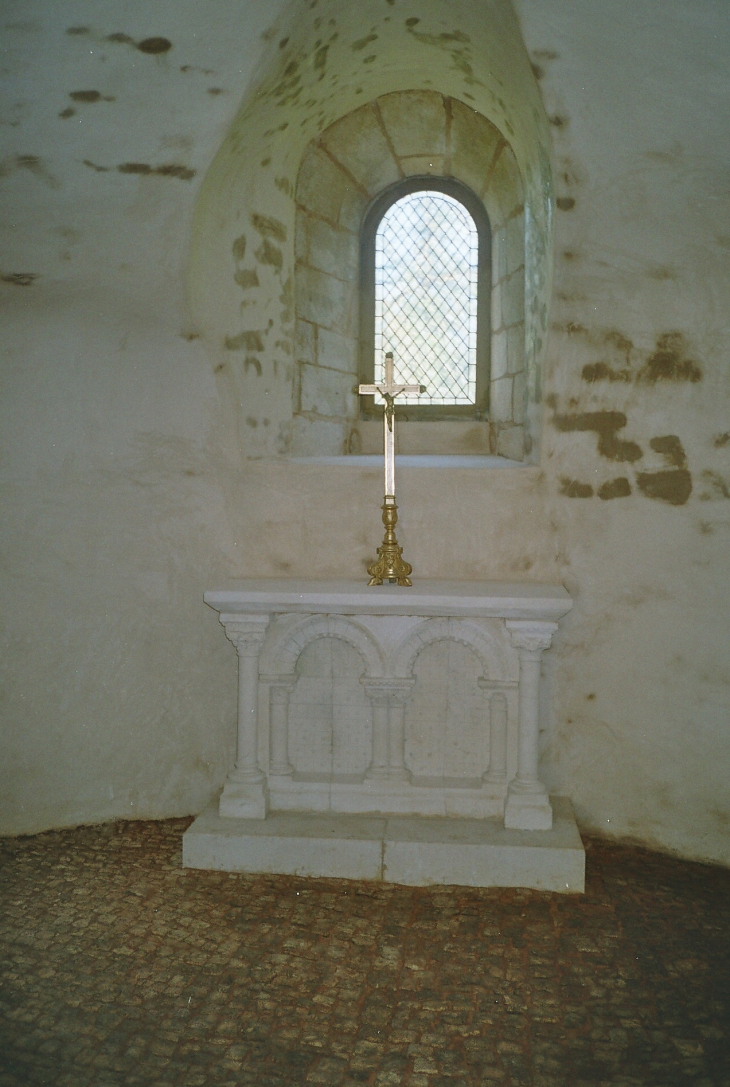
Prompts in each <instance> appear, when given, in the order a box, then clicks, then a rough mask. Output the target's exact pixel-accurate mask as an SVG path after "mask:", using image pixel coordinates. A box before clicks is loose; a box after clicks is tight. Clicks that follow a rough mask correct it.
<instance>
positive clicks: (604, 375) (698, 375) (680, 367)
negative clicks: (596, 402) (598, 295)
mask: <svg viewBox="0 0 730 1087" xmlns="http://www.w3.org/2000/svg"><path fill="white" fill-rule="evenodd" d="M558 330H559V331H561V332H565V333H567V334H568V335H572V336H575V335H580V336H581V337H583V338H584V339H585V341H586V342H587V343H589V344H592V345H594V346H597V347H599V349H600V347H601V346H607V347H609V348H611V349H613V350H614V352H615V353H616V354H618V355H619V356H622V358H621V363H620V364H619V365H616V363H615V361H614V360H610V361H608V360H605V359H602V360H600V361H598V362H589V363H586V364H585V365H584V367H583V369H582V371H581V377H582V379H583V381H585V382H587V383H588V384H594V383H596V382H600V381H608V382H617V381H619V382H627V383H628V382H635V383H636V384H641V385H656V384H658V383H660V382H675V383H682V382H690V383H695V382H698V381H701V380H702V370H701V368H700V366H699V364H698V363H697V362H696V361H695V360H694V359H692V358H691V357H690V355H689V348H688V345H687V341H686V337H685V335H684V333H682V332H676V331H674V332H662V333H660V335H658V336H657V338H656V342H655V344H654V347H653V349H652V350H651V351H650V352H649V353H648V354H647V356H646V359H645V361H644V364H643V365H642V366H641V367H640V368H639V369H634V368H632V365H631V359H632V355H635V354H637V353H638V352H637V349H636V348H635V346H634V344H633V343H632V341H631V340H629V339H628V337H626V336H624V335H623V334H622V333H620V332H617V331H616V330H613V329H612V330H609V331H607V332H592V331H591V330H590V329H587V328H586V327H585V326H584V325H579V324H576V323H575V322H572V321H568V322H567V323H566V324H565V325H562V326H558Z"/></svg>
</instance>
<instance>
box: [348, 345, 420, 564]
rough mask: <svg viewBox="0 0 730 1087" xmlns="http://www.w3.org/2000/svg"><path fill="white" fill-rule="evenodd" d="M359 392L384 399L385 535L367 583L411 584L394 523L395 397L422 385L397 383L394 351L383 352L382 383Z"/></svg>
mask: <svg viewBox="0 0 730 1087" xmlns="http://www.w3.org/2000/svg"><path fill="white" fill-rule="evenodd" d="M358 391H359V393H360V395H361V396H374V395H375V393H379V394H380V396H382V398H383V400H384V401H385V410H384V411H383V446H384V457H385V497H384V499H383V505H382V510H383V524H384V525H385V536H384V537H383V543H382V545H381V546H380V547H379V548H378V558H377V559H376V561H375V562H374V563H372V564H371V565H370V566H368V573H369V574H370V581H369V582H368V585H382V584H383V582H384V581H387V582H389V583H390V584H397V585H412V584H413V582H412V581H411V579H410V576H409V575H410V574H411V573H412V572H413V567H412V566H411V564H410V563H408V562H406V561H405V559H404V558H403V557H402V556H403V548H402V547H399V546H398V541H397V539H396V536H395V526H396V523H397V521H398V507H397V506H396V504H395V398H396V396H400V395H401V394H402V393H407V394H408V393H410V394H411V395H412V396H418V395H419V393H425V391H426V387H425V385H396V384H395V380H394V377H393V352H392V351H388V352H387V354H386V356H385V381H384V382H383V384H382V385H360V386H359V389H358Z"/></svg>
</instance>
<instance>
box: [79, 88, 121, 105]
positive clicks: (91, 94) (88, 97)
mask: <svg viewBox="0 0 730 1087" xmlns="http://www.w3.org/2000/svg"><path fill="white" fill-rule="evenodd" d="M68 96H69V98H71V99H72V100H73V101H74V102H86V103H92V102H114V101H116V99H115V97H114V95H113V94H102V93H101V91H69V95H68Z"/></svg>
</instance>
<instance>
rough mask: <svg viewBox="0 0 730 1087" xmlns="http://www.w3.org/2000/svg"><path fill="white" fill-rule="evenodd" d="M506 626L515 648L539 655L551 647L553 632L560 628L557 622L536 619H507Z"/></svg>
mask: <svg viewBox="0 0 730 1087" xmlns="http://www.w3.org/2000/svg"><path fill="white" fill-rule="evenodd" d="M505 626H506V627H507V630H508V632H509V637H510V641H511V642H512V645H513V646H514V648H515V649H518V650H524V651H526V652H528V653H537V654H538V656H539V655H540V654H541V653H542V652H543V650H545V649H549V648H550V646H551V645H552V640H553V634H554V633H555V631H556V630H557V629H558V624H557V623H552V622H545V621H541V620H536V619H507V621H506V623H505Z"/></svg>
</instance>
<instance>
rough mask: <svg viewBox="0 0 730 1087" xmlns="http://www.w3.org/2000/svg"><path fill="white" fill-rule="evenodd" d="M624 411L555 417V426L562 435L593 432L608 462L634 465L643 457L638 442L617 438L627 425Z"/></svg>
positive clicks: (591, 412)
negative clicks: (575, 432) (574, 432)
mask: <svg viewBox="0 0 730 1087" xmlns="http://www.w3.org/2000/svg"><path fill="white" fill-rule="evenodd" d="M627 421H628V420H627V418H626V415H625V414H624V412H622V411H585V412H575V413H573V414H568V415H555V416H554V418H553V425H554V426H555V428H556V430H559V431H561V432H562V433H564V434H565V433H570V432H573V431H593V432H594V433H595V434H596V435H597V436H598V452H599V453H600V454H601V456H602V457H606V459H607V460H615V461H628V462H629V463H633V462H634V461H636V460H639V459H640V457H642V456H643V453H642V450H641V447H640V446H639V445H637V443H636V442H632V441H625V440H623V439H621V438H618V437H617V432H618V431H619V430H622V429H623V428H624V427H625V426H626V423H627Z"/></svg>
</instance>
